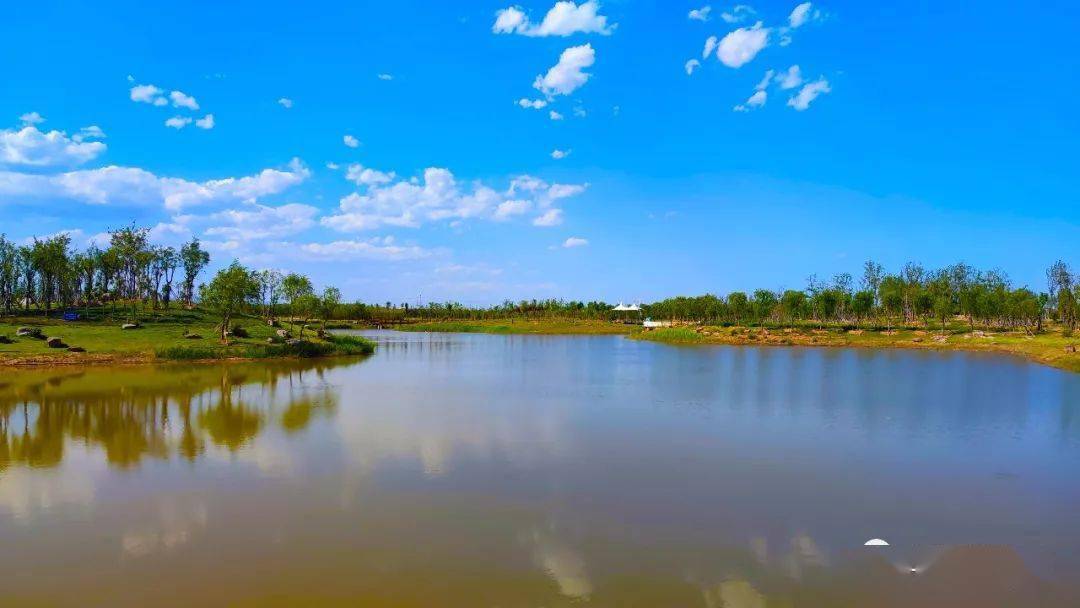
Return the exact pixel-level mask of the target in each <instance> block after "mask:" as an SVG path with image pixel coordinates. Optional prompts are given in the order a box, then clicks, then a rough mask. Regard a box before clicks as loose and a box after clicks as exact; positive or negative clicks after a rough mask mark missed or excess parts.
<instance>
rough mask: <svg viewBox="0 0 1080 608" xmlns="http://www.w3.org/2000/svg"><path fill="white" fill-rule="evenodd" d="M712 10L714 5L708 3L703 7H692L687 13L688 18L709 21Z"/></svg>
mask: <svg viewBox="0 0 1080 608" xmlns="http://www.w3.org/2000/svg"><path fill="white" fill-rule="evenodd" d="M711 12H712V7H711V6H709V5H708V4H706V5H705V6H703V7H701V8H695V9H692V10H691V11H690V12H689V13H688V14H687V15H686V17H687V19H693V20H695V21H708V20H709V13H711Z"/></svg>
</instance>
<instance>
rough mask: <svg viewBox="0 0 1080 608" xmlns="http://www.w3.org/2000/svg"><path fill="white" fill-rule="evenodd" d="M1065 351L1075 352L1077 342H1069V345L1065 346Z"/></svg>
mask: <svg viewBox="0 0 1080 608" xmlns="http://www.w3.org/2000/svg"><path fill="white" fill-rule="evenodd" d="M1065 352H1067V353H1075V352H1076V345H1075V344H1069V345H1068V346H1066V347H1065Z"/></svg>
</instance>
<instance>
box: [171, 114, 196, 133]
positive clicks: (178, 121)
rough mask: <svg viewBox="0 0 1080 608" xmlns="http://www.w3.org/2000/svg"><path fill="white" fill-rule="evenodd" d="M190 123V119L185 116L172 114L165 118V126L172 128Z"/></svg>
mask: <svg viewBox="0 0 1080 608" xmlns="http://www.w3.org/2000/svg"><path fill="white" fill-rule="evenodd" d="M190 124H191V119H190V118H188V117H187V116H173V117H172V118H169V119H166V120H165V126H166V127H172V128H174V129H178V130H179V129H183V128H184V127H186V126H188V125H190Z"/></svg>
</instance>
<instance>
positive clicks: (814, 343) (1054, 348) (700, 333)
mask: <svg viewBox="0 0 1080 608" xmlns="http://www.w3.org/2000/svg"><path fill="white" fill-rule="evenodd" d="M393 329H395V330H399V331H413V332H421V331H429V332H441V333H486V334H503V335H625V336H626V337H627V338H629V339H632V340H645V341H650V342H658V343H662V344H670V345H674V346H780V347H783V346H790V347H822V348H864V349H872V348H876V349H881V350H888V349H901V350H933V351H940V352H944V351H953V352H978V353H990V354H999V355H1010V356H1015V357H1020V358H1022V359H1024V360H1026V361H1031V362H1034V363H1038V364H1040V365H1046V366H1049V367H1053V368H1056V369H1061V370H1065V371H1069V372H1073V373H1080V354H1078V353H1077V352H1069V351H1068V350H1067V349H1068V348H1075V349H1077V350H1080V336H1075V337H1071V338H1070V337H1065V336H1063V335H1062V334H1061V332H1060V331H1049V330H1047V331H1044V332H1043V333H1041V334H1038V335H1034V336H1029V335H1027V334H1024V333H1023V332H1000V331H982V330H978V329H976V330H974V331H970V328H965V329H963V330H960V329H957V328H955V327H954V328H952V329H950V330H949V331H946V332H945V333H944V334H942V333H941V332H940V330H935V329H910V328H903V329H896V330H891V332H882V331H876V330H871V329H854V330H843V329H839V328H830V329H813V328H804V327H790V328H779V329H768V328H761V327H745V326H732V327H719V326H707V325H706V326H690V325H685V326H677V327H667V328H659V329H653V330H643V329H641V326H638V325H625V324H622V323H612V322H608V321H581V320H566V319H551V320H535V321H531V320H515V319H511V320H482V321H435V322H424V323H409V324H404V325H400V326H397V327H394V328H393ZM575 329H577V331H575Z"/></svg>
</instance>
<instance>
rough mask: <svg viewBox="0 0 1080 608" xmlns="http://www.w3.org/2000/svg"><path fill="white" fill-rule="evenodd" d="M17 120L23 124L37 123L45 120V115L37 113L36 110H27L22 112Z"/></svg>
mask: <svg viewBox="0 0 1080 608" xmlns="http://www.w3.org/2000/svg"><path fill="white" fill-rule="evenodd" d="M19 122H21V123H22V124H23V126H26V125H39V124H41V123H43V122H45V117H44V116H42V115H41V114H38V113H37V112H27V113H26V114H23V115H22V116H20V117H19Z"/></svg>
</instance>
